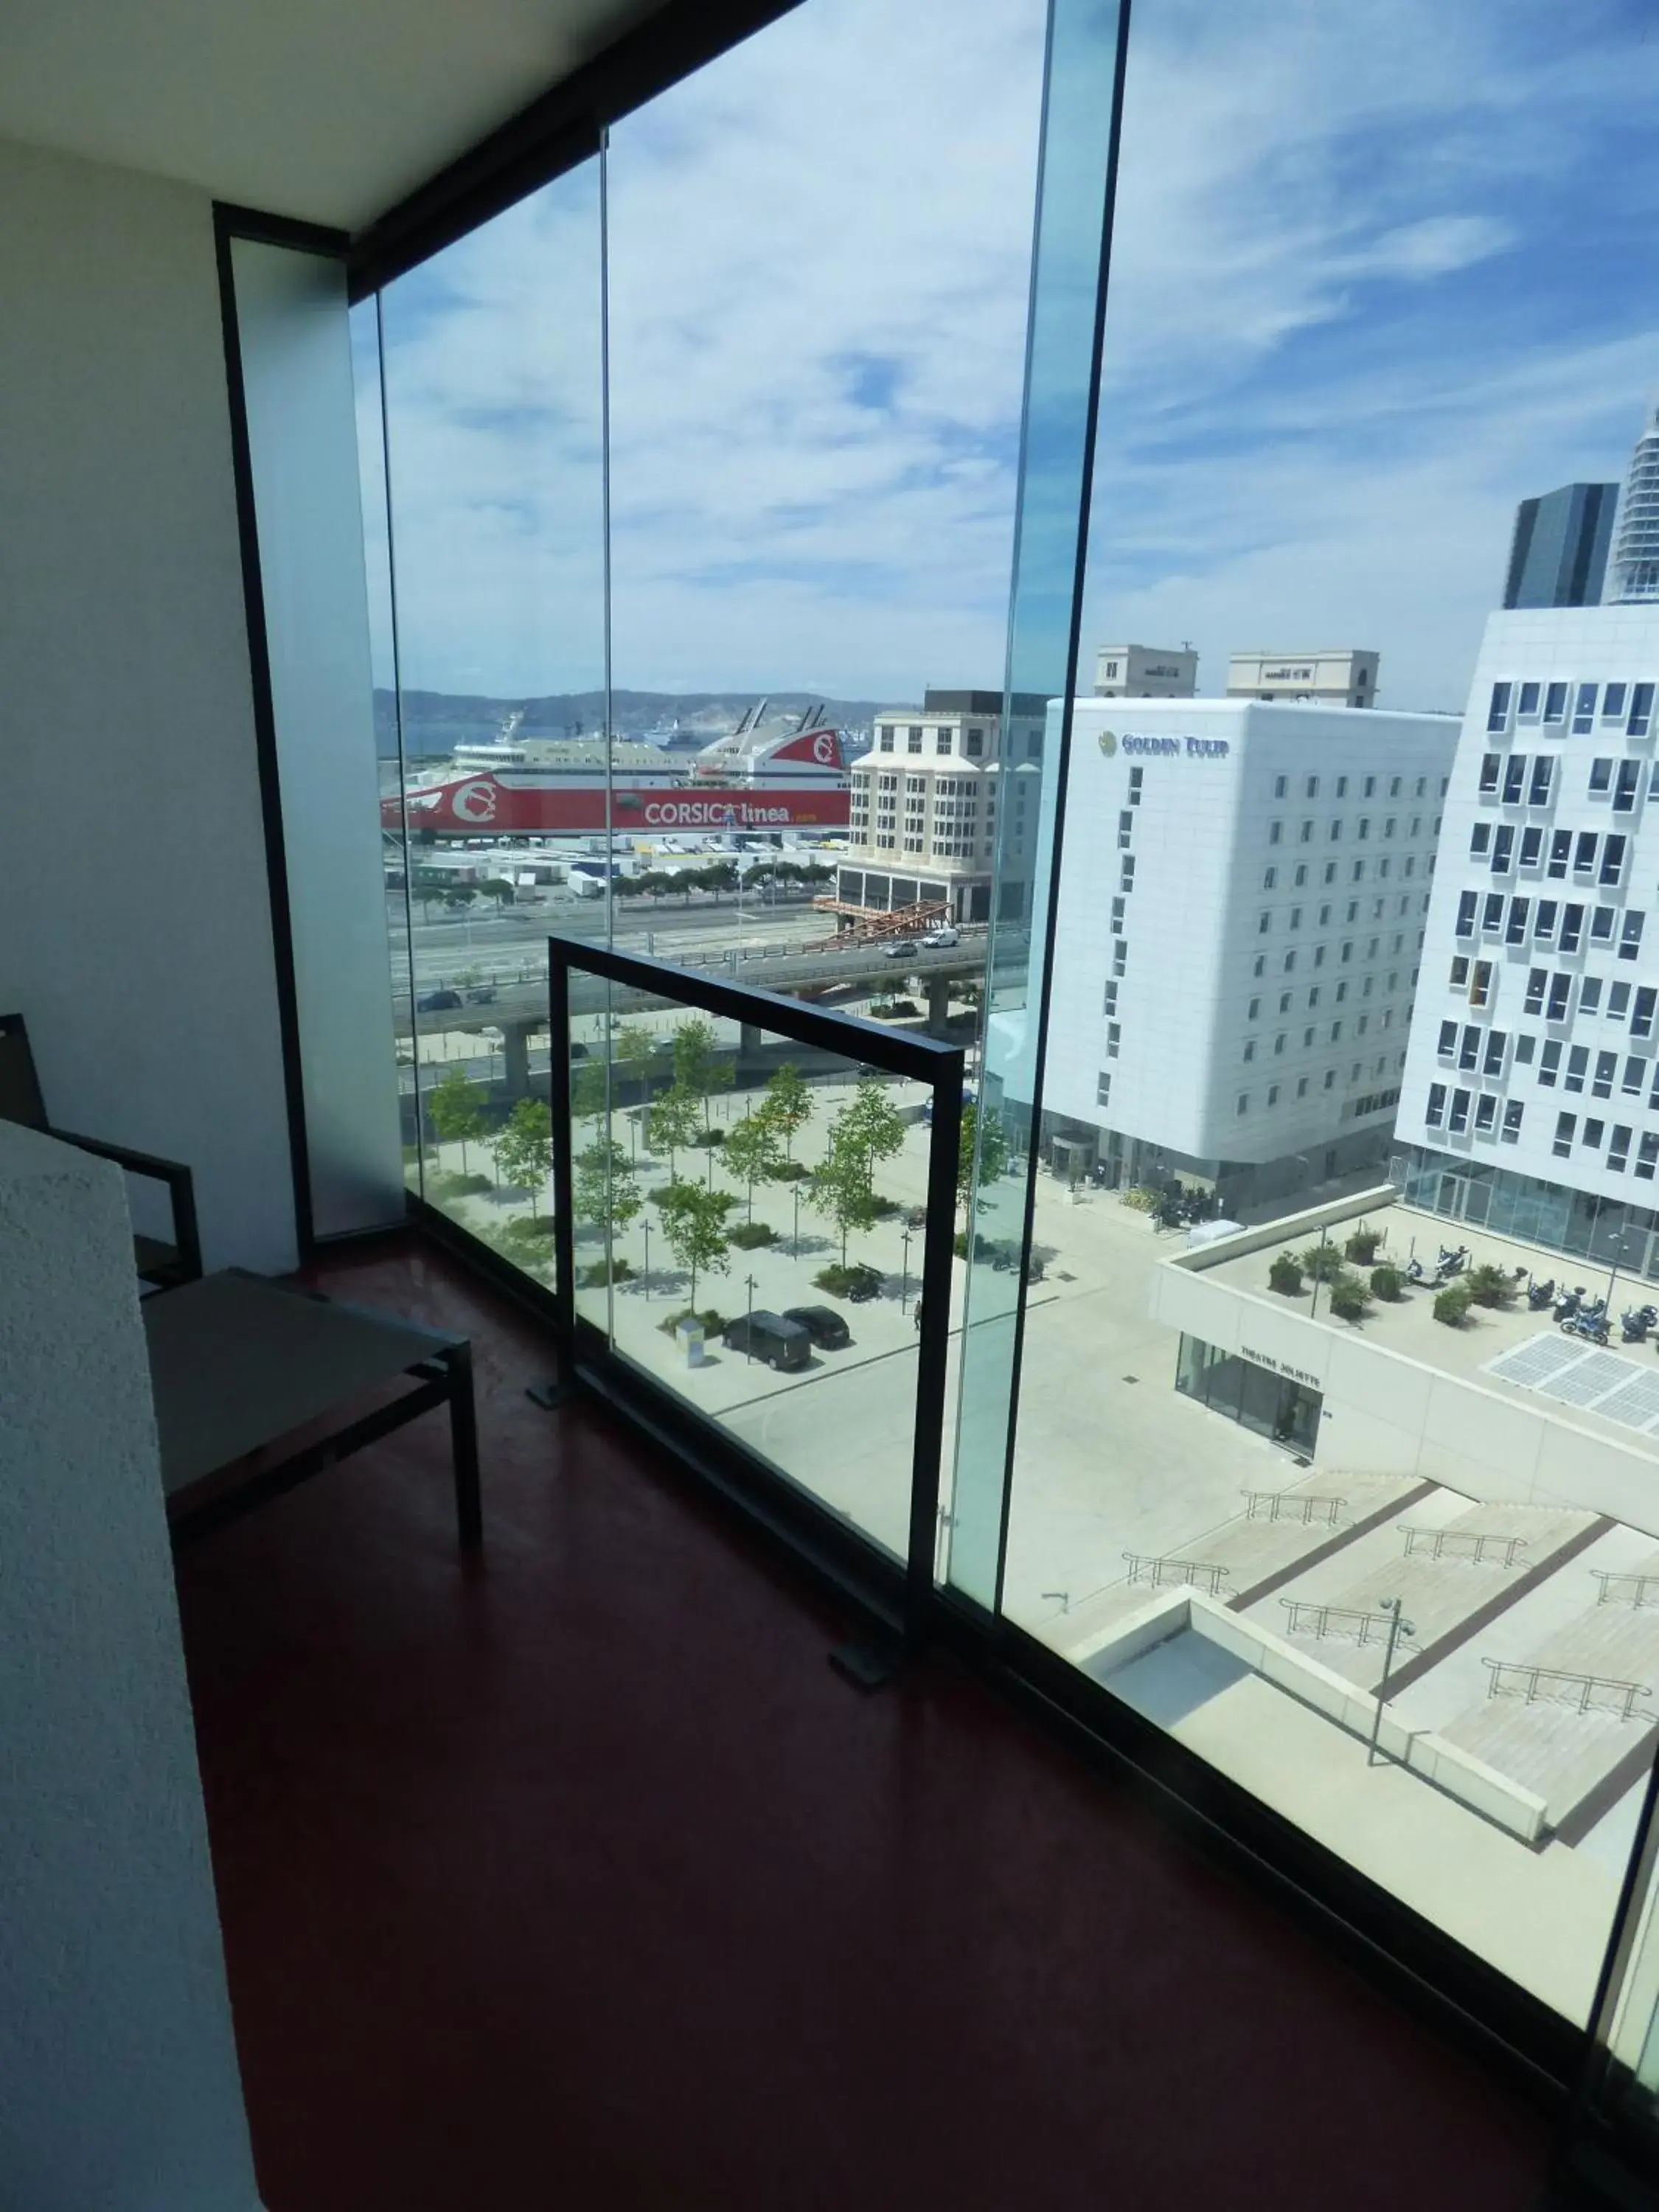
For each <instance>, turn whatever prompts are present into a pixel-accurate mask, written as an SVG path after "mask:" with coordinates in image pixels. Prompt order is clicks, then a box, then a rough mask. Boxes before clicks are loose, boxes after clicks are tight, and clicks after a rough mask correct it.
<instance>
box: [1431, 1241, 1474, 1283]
mask: <svg viewBox="0 0 1659 2212" xmlns="http://www.w3.org/2000/svg"><path fill="white" fill-rule="evenodd" d="M1468 1264H1469V1248H1468V1245H1467V1244H1443V1245H1442V1246H1441V1247H1440V1265H1439V1266H1438V1267H1437V1268H1436V1270H1435V1273H1437V1275H1438V1276H1439V1277H1440V1278H1441V1279H1442V1281H1445V1280H1446V1279H1449V1277H1451V1276H1453V1275H1461V1274H1462V1272H1463V1270H1464V1268H1465V1267H1468Z"/></svg>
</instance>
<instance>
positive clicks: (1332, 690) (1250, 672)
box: [1227, 646, 1380, 707]
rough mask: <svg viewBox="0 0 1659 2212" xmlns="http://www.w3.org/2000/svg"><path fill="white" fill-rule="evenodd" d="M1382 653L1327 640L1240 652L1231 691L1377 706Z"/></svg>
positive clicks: (1309, 702)
mask: <svg viewBox="0 0 1659 2212" xmlns="http://www.w3.org/2000/svg"><path fill="white" fill-rule="evenodd" d="M1379 657H1380V656H1379V655H1378V654H1376V653H1368V652H1366V651H1364V649H1363V648H1361V647H1355V646H1324V647H1319V648H1318V649H1317V650H1316V651H1315V652H1312V653H1234V654H1233V656H1232V658H1231V660H1230V661H1229V662H1228V664H1227V696H1228V697H1229V698H1230V699H1273V700H1279V701H1284V702H1288V703H1289V704H1291V705H1297V704H1302V705H1305V706H1319V707H1374V706H1375V705H1376V666H1377V661H1378V659H1379Z"/></svg>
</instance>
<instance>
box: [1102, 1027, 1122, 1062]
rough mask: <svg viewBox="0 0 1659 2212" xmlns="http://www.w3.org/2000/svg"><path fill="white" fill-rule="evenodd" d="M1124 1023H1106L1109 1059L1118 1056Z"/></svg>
mask: <svg viewBox="0 0 1659 2212" xmlns="http://www.w3.org/2000/svg"><path fill="white" fill-rule="evenodd" d="M1122 1040H1123V1024H1122V1023H1121V1022H1108V1023H1107V1024H1106V1057H1107V1059H1108V1060H1115V1059H1116V1058H1117V1056H1118V1047H1119V1045H1120V1044H1121V1042H1122Z"/></svg>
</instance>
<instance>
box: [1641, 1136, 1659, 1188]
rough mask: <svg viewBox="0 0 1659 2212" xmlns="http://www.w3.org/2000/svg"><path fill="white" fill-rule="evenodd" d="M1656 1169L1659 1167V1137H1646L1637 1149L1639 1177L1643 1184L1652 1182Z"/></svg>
mask: <svg viewBox="0 0 1659 2212" xmlns="http://www.w3.org/2000/svg"><path fill="white" fill-rule="evenodd" d="M1656 1167H1659V1136H1648V1137H1644V1138H1643V1139H1642V1141H1641V1144H1640V1145H1639V1146H1638V1148H1637V1153H1636V1172H1637V1175H1638V1176H1639V1177H1640V1179H1641V1181H1642V1182H1652V1181H1653V1171H1654V1170H1655V1168H1656Z"/></svg>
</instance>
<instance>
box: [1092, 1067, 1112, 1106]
mask: <svg viewBox="0 0 1659 2212" xmlns="http://www.w3.org/2000/svg"><path fill="white" fill-rule="evenodd" d="M1095 1103H1096V1105H1097V1106H1109V1105H1110V1104H1111V1103H1112V1079H1111V1077H1110V1075H1109V1074H1108V1073H1106V1071H1105V1070H1104V1069H1102V1071H1101V1073H1099V1074H1098V1075H1097V1077H1096V1078H1095Z"/></svg>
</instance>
